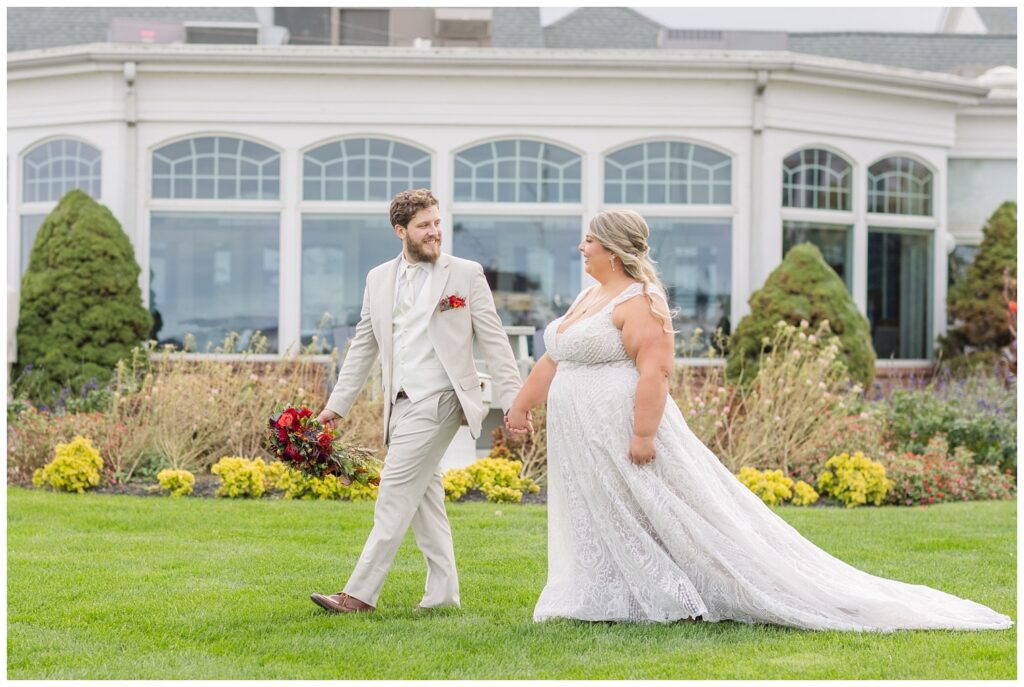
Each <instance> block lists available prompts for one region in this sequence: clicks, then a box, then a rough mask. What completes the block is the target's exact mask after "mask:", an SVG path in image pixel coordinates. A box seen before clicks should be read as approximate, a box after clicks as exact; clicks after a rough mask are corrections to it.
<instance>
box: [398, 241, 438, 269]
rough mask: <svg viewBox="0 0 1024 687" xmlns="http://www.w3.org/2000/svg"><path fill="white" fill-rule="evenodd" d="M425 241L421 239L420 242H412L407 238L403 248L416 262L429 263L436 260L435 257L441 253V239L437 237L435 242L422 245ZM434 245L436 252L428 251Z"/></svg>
mask: <svg viewBox="0 0 1024 687" xmlns="http://www.w3.org/2000/svg"><path fill="white" fill-rule="evenodd" d="M426 243H427V241H426V240H424V241H421V242H420V243H414V242H412V241H410V240H408V239H406V242H405V250H406V252H407V253H409V257H410V258H412V259H413V260H414V261H416V262H429V263H431V264H433V263H435V262H437V258H438V256H439V255H441V239H440V237H438V239H437V242H436V243H432V244H431V245H430V246H429V247H428V246H426V245H424V244H426ZM435 247H436V250H437V252H436V253H434V252H428V251H431V250H432V249H434V248H435Z"/></svg>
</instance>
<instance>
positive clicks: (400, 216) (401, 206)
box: [390, 188, 438, 227]
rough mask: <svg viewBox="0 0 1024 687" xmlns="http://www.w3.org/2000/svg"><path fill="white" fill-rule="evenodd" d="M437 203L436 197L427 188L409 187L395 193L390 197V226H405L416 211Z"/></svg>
mask: <svg viewBox="0 0 1024 687" xmlns="http://www.w3.org/2000/svg"><path fill="white" fill-rule="evenodd" d="M437 204H438V203H437V198H435V197H434V194H433V193H431V192H430V189H428V188H411V189H409V190H408V191H401V192H400V193H396V194H395V197H394V198H392V199H391V212H390V215H391V226H395V225H396V224H397V225H398V226H400V227H407V226H409V221H410V220H412V218H413V216H414V215H415V214H416V213H417V212H419V211H420V210H424V209H426V208H429V207H431V206H434V205H437Z"/></svg>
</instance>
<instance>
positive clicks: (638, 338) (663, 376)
mask: <svg viewBox="0 0 1024 687" xmlns="http://www.w3.org/2000/svg"><path fill="white" fill-rule="evenodd" d="M654 298H655V300H656V302H657V303H658V306H659V307H658V309H659V310H661V311H663V312H667V311H668V308H667V307H665V306H664V301H663V300H661V298H660V297H659V296H654ZM613 319H614V320H618V321H621V323H622V343H623V345H624V346H625V348H626V353H628V354H629V357H630V358H632V359H633V361H634V362H635V363H636V367H637V371H639V373H640V379H639V380H638V381H637V383H636V409H635V416H634V420H633V439H632V441H631V442H630V449H629V454H630V456H629V457H630V459H631V460H632V461H633V462H634V463H638V464H641V465H642V464H644V463H647V462H649V461H650V460H652V459H653V458H654V435H655V433H656V432H657V431H658V425H659V424H661V416H662V414H663V413H664V412H665V401H666V399H667V398H668V380H669V376H670V375H671V374H672V367H673V366H674V365H675V341H674V335H673V334H672V332H666V331H665V323H664V321H663V320H660V319H658V318H657V317H655V315H654V313H652V312H651V308H650V304H649V302H648V300H647V298H645V297H643V296H640V297H637V298H631V299H629V300H627V301H625V302H623V303H622V304H620V305H619V306H618V307H617V308H616V309H615V311H614V313H613ZM618 321H616V325H618V324H619V322H618Z"/></svg>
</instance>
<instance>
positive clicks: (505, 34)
mask: <svg viewBox="0 0 1024 687" xmlns="http://www.w3.org/2000/svg"><path fill="white" fill-rule="evenodd" d="M491 35H492V36H493V42H492V44H493V45H494V47H495V48H543V47H544V29H543V28H541V23H540V8H539V7H495V8H494V28H493V30H492V32H491Z"/></svg>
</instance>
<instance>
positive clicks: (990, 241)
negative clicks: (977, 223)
mask: <svg viewBox="0 0 1024 687" xmlns="http://www.w3.org/2000/svg"><path fill="white" fill-rule="evenodd" d="M982 233H983V238H982V240H981V246H980V247H979V249H978V253H977V255H976V256H975V257H974V262H972V263H971V264H970V265H969V266H968V268H967V274H966V275H965V277H964V278H963V279H961V280H959V281H958V282H956V283H955V284H953V286H952V288H950V290H949V296H948V297H947V304H948V308H949V313H950V315H952V316H953V318H954V324H953V327H952V328H950V330H949V332H948V333H947V335H946V336H945V337H944V338H943V339H942V340H941V343H942V348H943V355H944V357H946V358H948V359H951V361H953V365H954V366H958V367H959V366H961V365H964V364H967V365H968V366H970V365H972V364H981V365H986V366H990V365H992V364H993V363H995V362H996V361H997V360H998V359H999V357H1000V349H1002V348H1004V347H1006V346H1008V345H1010V343H1011V342H1012V341H1013V338H1014V337H1013V334H1012V333H1011V331H1010V323H1009V321H1008V318H1007V316H1006V301H1005V300H1004V298H1003V270H1004V269H1005V268H1009V270H1010V275H1011V277H1016V274H1017V203H1016V202H1012V201H1010V202H1006V203H1003V204H1002V205H1000V206H999V208H997V209H996V211H995V212H994V213H993V214H992V216H991V217H989V219H988V221H987V222H986V223H985V226H984V228H983V229H982ZM961 356H967V357H968V358H972V359H973V360H971V361H965V360H957V358H958V357H961Z"/></svg>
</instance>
